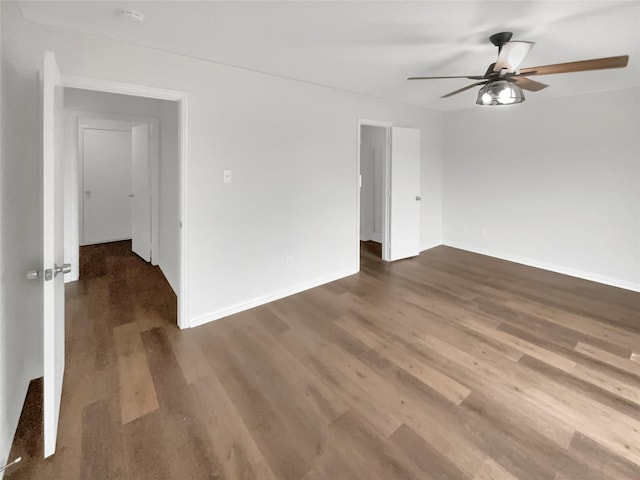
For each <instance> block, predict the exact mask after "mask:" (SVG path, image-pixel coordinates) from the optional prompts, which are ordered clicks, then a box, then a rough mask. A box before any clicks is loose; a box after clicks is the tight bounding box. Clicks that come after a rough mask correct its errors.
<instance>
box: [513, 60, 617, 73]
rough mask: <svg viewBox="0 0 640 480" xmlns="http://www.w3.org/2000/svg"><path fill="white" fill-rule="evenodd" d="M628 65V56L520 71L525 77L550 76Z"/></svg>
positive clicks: (558, 64) (557, 64) (529, 68)
mask: <svg viewBox="0 0 640 480" xmlns="http://www.w3.org/2000/svg"><path fill="white" fill-rule="evenodd" d="M628 63H629V55H621V56H619V57H605V58H594V59H592V60H582V61H580V62H567V63H556V64H555V65H543V66H541V67H528V68H523V69H521V70H520V74H521V75H523V74H526V75H551V74H554V73H569V72H584V71H588V70H604V69H607V68H624V67H626V66H627V64H628Z"/></svg>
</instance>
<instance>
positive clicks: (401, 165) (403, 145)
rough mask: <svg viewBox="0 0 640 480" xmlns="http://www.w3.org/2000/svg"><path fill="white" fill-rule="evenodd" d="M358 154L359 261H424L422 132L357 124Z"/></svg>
mask: <svg viewBox="0 0 640 480" xmlns="http://www.w3.org/2000/svg"><path fill="white" fill-rule="evenodd" d="M357 154H358V155H357V165H358V168H357V172H358V175H357V177H358V184H357V192H358V193H357V212H358V222H357V239H358V257H357V258H358V259H359V260H360V253H361V252H363V250H364V252H365V253H366V254H368V255H375V256H378V257H381V258H382V260H385V261H395V260H401V259H404V258H409V257H414V256H417V255H419V254H420V201H421V200H422V193H421V191H420V158H421V145H420V130H419V129H417V128H410V127H398V126H394V125H393V124H392V123H391V122H386V121H378V120H364V119H358V135H357ZM358 266H360V263H358Z"/></svg>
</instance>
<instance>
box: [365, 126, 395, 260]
mask: <svg viewBox="0 0 640 480" xmlns="http://www.w3.org/2000/svg"><path fill="white" fill-rule="evenodd" d="M357 124H358V125H357V130H358V131H357V135H356V146H357V148H356V150H357V152H356V212H357V215H356V258H357V264H356V265H357V269H358V271H360V214H361V211H360V208H361V205H360V188H361V186H360V175H361V174H360V142H361V140H362V138H361V137H362V127H363V126H368V127H381V128H384V129H385V131H386V137H387V141H386V147H385V155H384V165H383V168H382V175H383V179H382V185H383V188H384V195H383V198H384V201H383V206H382V222H383V227H382V260H384V261H388V260H389V180H390V175H391V161H390V160H391V158H390V157H391V127H393V125H394V124H393V122H389V121H385V120H372V119H368V118H358V122H357Z"/></svg>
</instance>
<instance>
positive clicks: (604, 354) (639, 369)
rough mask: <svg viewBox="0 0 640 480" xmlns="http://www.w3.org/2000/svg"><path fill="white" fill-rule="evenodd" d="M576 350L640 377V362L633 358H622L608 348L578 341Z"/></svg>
mask: <svg viewBox="0 0 640 480" xmlns="http://www.w3.org/2000/svg"><path fill="white" fill-rule="evenodd" d="M575 350H576V352H578V353H582V354H583V355H586V356H588V357H590V358H593V359H595V360H598V361H600V362H602V363H606V364H607V365H611V366H612V367H615V368H618V369H620V370H624V371H625V372H629V373H632V374H633V375H636V376H638V377H640V363H638V362H634V361H633V360H632V359H631V358H629V359H627V358H622V357H620V356H618V355H614V354H612V353H610V352H608V351H606V350H601V349H599V348H597V347H594V346H593V345H588V344H586V343H582V342H578V344H577V345H576V347H575Z"/></svg>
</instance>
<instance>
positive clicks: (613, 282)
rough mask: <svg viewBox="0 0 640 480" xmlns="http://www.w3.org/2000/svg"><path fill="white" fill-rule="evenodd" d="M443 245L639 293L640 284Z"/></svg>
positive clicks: (497, 254) (499, 253) (497, 253)
mask: <svg viewBox="0 0 640 480" xmlns="http://www.w3.org/2000/svg"><path fill="white" fill-rule="evenodd" d="M443 245H446V246H447V247H452V248H458V249H460V250H465V251H467V252H472V253H478V254H480V255H487V256H489V257H494V258H499V259H501V260H507V261H509V262H514V263H519V264H521V265H527V266H528V267H534V268H540V269H542V270H548V271H550V272H554V273H560V274H562V275H569V276H570V277H576V278H581V279H583V280H589V281H591V282H596V283H601V284H603V285H609V286H610V287H617V288H622V289H624V290H631V291H632V292H640V283H633V282H627V281H624V280H618V279H615V278H611V277H607V276H605V275H599V274H597V273H591V272H585V271H582V270H576V269H573V268H567V267H563V266H561V265H556V264H553V263H548V262H541V261H538V260H534V259H532V258H527V257H521V256H518V255H510V254H506V253H502V252H496V251H495V250H491V249H487V248H479V247H473V246H471V245H466V244H464V243H459V242H445V243H444V244H443Z"/></svg>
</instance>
